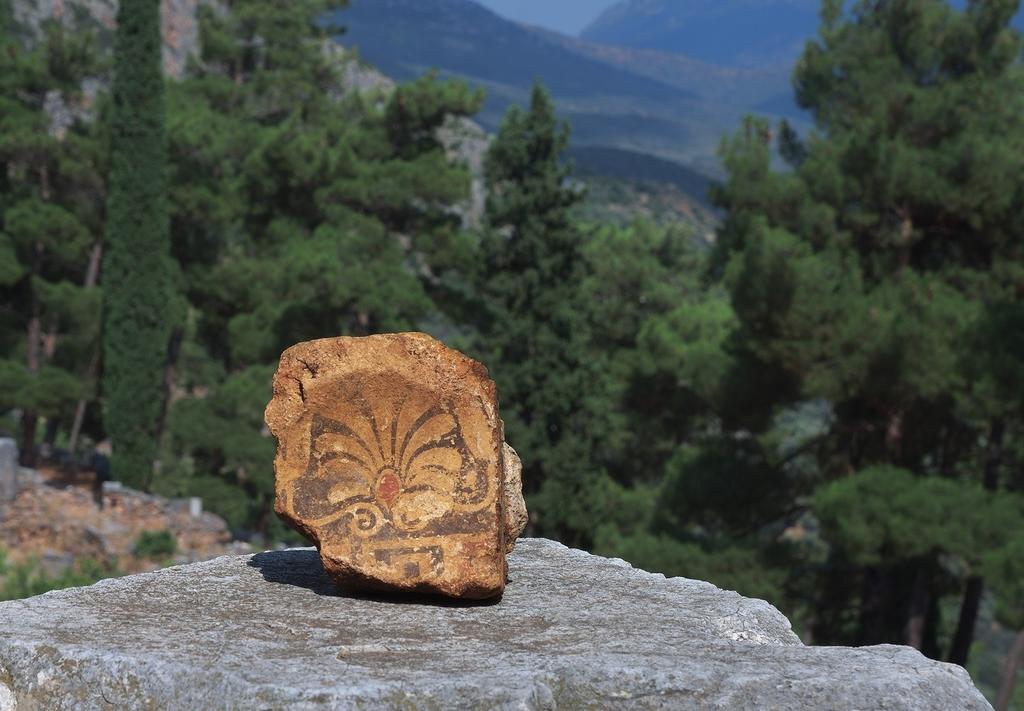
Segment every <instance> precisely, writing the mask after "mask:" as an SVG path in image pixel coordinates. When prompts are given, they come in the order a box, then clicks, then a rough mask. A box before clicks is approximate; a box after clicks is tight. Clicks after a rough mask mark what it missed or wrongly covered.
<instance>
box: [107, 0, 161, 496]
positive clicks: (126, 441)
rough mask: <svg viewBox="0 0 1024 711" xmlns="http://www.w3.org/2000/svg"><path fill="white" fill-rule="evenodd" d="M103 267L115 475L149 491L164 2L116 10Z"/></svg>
mask: <svg viewBox="0 0 1024 711" xmlns="http://www.w3.org/2000/svg"><path fill="white" fill-rule="evenodd" d="M117 22H118V30H117V35H116V43H115V47H114V61H115V67H114V83H113V90H112V91H113V109H112V114H111V147H110V149H111V156H110V161H111V169H110V192H109V196H108V199H107V227H106V248H105V253H104V261H103V284H104V290H103V295H104V304H103V309H104V312H103V350H104V356H103V363H104V369H103V390H104V395H105V397H106V401H105V403H104V421H105V424H106V430H107V434H108V435H109V436H110V439H111V441H112V443H113V457H112V458H111V470H112V472H113V475H114V476H115V477H116V478H117V479H119V480H121V481H123V482H125V483H126V484H129V485H131V486H135V487H137V488H147V487H148V486H149V485H150V480H151V477H152V468H153V462H154V460H155V459H156V453H157V438H158V430H159V427H160V419H161V417H162V413H163V408H164V398H165V395H164V365H165V363H166V360H167V347H168V340H169V338H170V329H171V326H172V324H171V319H172V317H173V312H172V310H171V308H172V304H173V285H172V279H173V273H172V263H171V261H170V259H169V253H170V233H169V229H168V205H167V149H166V135H165V132H166V129H165V110H166V109H165V104H164V79H163V74H162V59H161V47H162V39H161V33H160V4H159V2H157V0H124V1H123V2H121V4H120V6H119V9H118V17H117Z"/></svg>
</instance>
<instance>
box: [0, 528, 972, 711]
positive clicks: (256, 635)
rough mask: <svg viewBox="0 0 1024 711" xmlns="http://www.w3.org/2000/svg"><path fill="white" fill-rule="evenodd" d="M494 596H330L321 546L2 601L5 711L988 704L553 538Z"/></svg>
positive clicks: (958, 676) (961, 679)
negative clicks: (807, 642) (812, 641)
mask: <svg viewBox="0 0 1024 711" xmlns="http://www.w3.org/2000/svg"><path fill="white" fill-rule="evenodd" d="M509 564H510V581H509V586H508V588H507V590H506V592H505V596H504V598H503V599H502V600H501V601H499V602H497V603H493V604H458V603H455V602H450V601H443V600H440V599H424V598H409V597H404V598H387V597H351V596H347V597H346V596H341V595H339V594H337V593H336V591H335V589H334V587H333V585H332V584H331V582H330V581H329V579H328V578H327V577H326V576H325V575H324V573H323V571H322V569H321V567H320V562H319V559H318V557H317V554H316V552H315V551H313V550H311V549H298V550H289V551H281V552H271V553H260V554H256V555H254V556H235V557H223V558H218V559H216V560H212V561H208V562H205V563H197V564H194V565H189V566H182V567H177V568H169V569H166V570H162V571H159V572H156V573H148V574H144V575H136V576H132V577H128V578H121V579H117V580H108V581H103V582H101V583H98V584H96V585H93V586H92V587H88V588H78V589H74V590H66V591H59V592H53V593H48V594H46V595H42V596H39V597H36V598H32V599H29V600H24V601H14V602H7V603H3V604H0V711H11V709H14V711H27V710H29V709H33V710H34V709H100V708H119V709H134V708H160V709H165V708H166V709H206V708H239V709H250V708H289V709H303V708H340V709H348V708H353V709H355V708H359V709H375V708H400V709H452V708H483V709H490V708H509V709H577V708H588V709H589V708H594V709H604V708H612V709H615V708H644V709H648V708H700V709H942V710H943V711H946V710H948V709H987V708H989V706H988V704H987V703H986V702H985V700H984V699H983V698H982V696H981V695H980V694H979V693H978V691H977V690H976V689H975V688H974V687H973V685H972V684H971V681H970V679H969V678H968V676H967V674H966V673H965V672H964V671H963V670H962V669H961V668H959V667H955V666H951V665H948V664H941V663H938V662H933V661H929V660H927V659H925V658H924V657H923V656H921V655H920V654H919V653H917V652H916V651H914V650H912V649H909V648H906V647H893V646H880V647H866V648H861V649H847V648H838V647H831V648H829V647H805V646H803V645H802V644H801V643H800V642H799V640H798V639H797V638H796V636H795V635H794V634H793V633H792V631H791V630H790V626H789V622H788V621H787V620H786V618H785V617H783V616H782V615H781V614H780V613H779V612H778V611H777V610H775V609H774V608H773V607H771V606H770V605H768V604H767V603H765V602H763V601H760V600H749V599H746V598H743V597H740V596H739V595H737V594H735V593H732V592H724V591H722V590H719V589H717V588H715V587H714V586H712V585H709V584H708V583H703V582H698V581H694V580H685V579H681V578H673V579H665V578H664V577H662V576H660V575H653V574H651V573H646V572H643V571H639V570H635V569H633V568H631V567H630V566H629V565H627V564H626V563H624V562H622V561H617V560H609V559H606V558H600V557H596V556H592V555H589V554H587V553H583V552H580V551H576V550H571V549H568V548H565V547H564V546H562V545H560V544H557V543H553V542H551V541H545V540H541V539H524V540H521V541H520V542H519V543H518V544H517V546H516V549H515V551H514V552H513V553H512V554H511V555H510V557H509Z"/></svg>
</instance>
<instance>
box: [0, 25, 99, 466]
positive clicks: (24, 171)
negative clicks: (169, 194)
mask: <svg viewBox="0 0 1024 711" xmlns="http://www.w3.org/2000/svg"><path fill="white" fill-rule="evenodd" d="M0 49H2V51H0V301H2V303H3V304H4V306H3V308H2V309H0V407H3V408H5V409H6V408H19V409H20V410H21V428H22V433H21V440H22V441H21V446H22V449H23V451H24V452H25V453H26V456H31V448H32V447H33V445H34V436H35V430H36V424H37V418H38V417H39V416H46V417H59V416H61V415H63V414H66V413H67V412H68V411H69V410H70V409H71V407H72V406H73V403H74V402H75V401H76V400H77V399H78V398H79V397H80V396H82V395H83V394H85V393H86V392H88V391H89V390H91V386H90V384H87V382H85V380H84V379H83V375H84V371H85V368H84V367H82V362H83V361H88V358H89V355H90V354H91V352H92V351H93V349H94V348H95V341H96V339H97V337H98V332H99V294H98V290H97V289H96V288H94V287H89V286H88V285H87V277H86V274H87V272H88V265H89V259H90V255H91V252H92V250H93V249H95V246H96V245H97V244H98V241H99V234H100V232H101V229H102V201H103V190H104V186H103V178H102V171H103V167H104V161H103V152H102V126H101V125H97V124H95V123H90V122H89V118H90V116H89V111H88V110H87V105H88V98H87V97H86V96H85V95H84V93H83V90H82V88H81V87H82V82H83V81H84V80H85V79H87V78H89V77H94V76H96V75H97V73H99V72H101V71H102V64H101V62H100V60H99V58H98V57H97V54H96V51H95V47H94V37H93V35H92V34H90V33H88V32H85V31H75V30H73V29H71V28H65V27H64V26H62V25H59V24H57V23H48V24H46V25H45V26H44V28H43V35H42V37H41V38H40V40H39V41H38V42H37V43H36V44H35V45H34V46H33V47H32V48H29V49H26V48H24V47H22V46H21V45H20V44H19V43H17V42H16V41H15V39H14V38H13V37H8V38H6V39H4V38H3V37H0ZM47 101H49V102H51V103H52V102H55V101H59V102H60V103H62V104H63V106H64V107H65V110H66V114H67V116H66V120H64V121H62V122H60V123H57V122H54V121H51V119H50V117H49V116H48V115H47V113H46V112H45V110H44V106H45V105H46V103H47Z"/></svg>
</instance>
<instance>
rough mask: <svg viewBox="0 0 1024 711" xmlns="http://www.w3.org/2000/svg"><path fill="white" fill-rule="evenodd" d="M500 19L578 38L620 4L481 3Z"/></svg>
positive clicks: (558, 0)
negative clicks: (577, 35) (600, 16)
mask: <svg viewBox="0 0 1024 711" xmlns="http://www.w3.org/2000/svg"><path fill="white" fill-rule="evenodd" d="M477 2H479V3H480V4H481V5H485V6H487V7H489V8H490V9H492V10H494V11H495V12H496V13H498V14H499V15H502V16H503V17H507V18H508V19H510V20H515V21H517V22H526V23H528V24H531V25H540V26H541V27H546V28H548V29H549V30H557V31H559V32H562V33H564V34H567V35H576V34H578V33H579V31H580V30H582V29H583V28H584V27H586V26H587V25H588V24H589V23H590V21H591V20H593V19H594V18H596V17H597V16H598V15H600V14H601V12H602V11H603V10H605V9H606V8H609V7H611V6H612V5H614V4H615V3H616V2H617V0H477Z"/></svg>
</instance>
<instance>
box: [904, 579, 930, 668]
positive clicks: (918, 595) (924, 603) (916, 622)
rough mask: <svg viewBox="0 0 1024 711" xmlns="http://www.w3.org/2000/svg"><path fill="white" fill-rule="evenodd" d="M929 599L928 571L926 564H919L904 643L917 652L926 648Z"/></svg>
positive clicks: (911, 596)
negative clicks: (925, 629) (926, 620)
mask: <svg viewBox="0 0 1024 711" xmlns="http://www.w3.org/2000/svg"><path fill="white" fill-rule="evenodd" d="M929 597H930V596H929V594H928V574H927V569H926V567H925V564H923V563H919V564H918V565H917V570H916V572H915V573H914V586H913V590H912V592H911V595H910V609H909V610H908V612H907V624H906V627H905V628H904V632H903V637H904V641H905V642H906V643H907V644H909V645H910V646H911V647H913V648H914V649H917V650H921V649H922V648H923V647H924V626H925V618H926V617H927V615H928V607H929Z"/></svg>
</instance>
